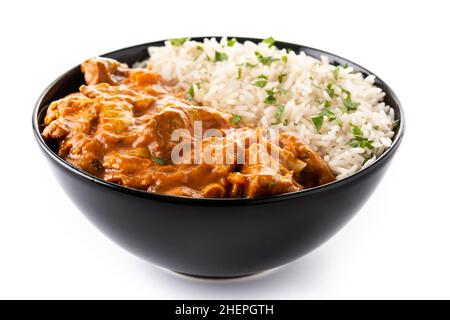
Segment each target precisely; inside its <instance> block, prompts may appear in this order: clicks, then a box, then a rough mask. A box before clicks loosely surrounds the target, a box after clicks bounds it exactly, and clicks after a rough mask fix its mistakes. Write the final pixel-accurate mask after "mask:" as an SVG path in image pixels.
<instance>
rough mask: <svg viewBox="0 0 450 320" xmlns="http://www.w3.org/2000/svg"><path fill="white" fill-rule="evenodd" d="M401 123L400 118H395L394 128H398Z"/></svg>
mask: <svg viewBox="0 0 450 320" xmlns="http://www.w3.org/2000/svg"><path fill="white" fill-rule="evenodd" d="M399 125H400V120H395V121H394V122H393V123H392V130H395V129H397V127H398V126H399Z"/></svg>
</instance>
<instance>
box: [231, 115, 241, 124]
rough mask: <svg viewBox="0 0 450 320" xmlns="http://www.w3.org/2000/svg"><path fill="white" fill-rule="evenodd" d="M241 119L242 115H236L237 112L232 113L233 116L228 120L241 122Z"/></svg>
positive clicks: (233, 122) (235, 122) (236, 122)
mask: <svg viewBox="0 0 450 320" xmlns="http://www.w3.org/2000/svg"><path fill="white" fill-rule="evenodd" d="M241 120H242V116H241V115H238V114H233V117H232V118H231V120H230V122H231V123H232V124H238V123H239V122H241Z"/></svg>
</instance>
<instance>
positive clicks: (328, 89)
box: [325, 83, 334, 98]
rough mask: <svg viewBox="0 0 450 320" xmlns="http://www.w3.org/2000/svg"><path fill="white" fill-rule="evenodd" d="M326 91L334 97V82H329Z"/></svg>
mask: <svg viewBox="0 0 450 320" xmlns="http://www.w3.org/2000/svg"><path fill="white" fill-rule="evenodd" d="M325 91H326V92H327V93H328V95H329V96H330V98H333V97H334V88H333V84H331V83H329V84H327V87H326V88H325Z"/></svg>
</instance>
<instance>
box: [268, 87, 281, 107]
mask: <svg viewBox="0 0 450 320" xmlns="http://www.w3.org/2000/svg"><path fill="white" fill-rule="evenodd" d="M266 93H267V97H266V99H265V100H264V102H265V103H267V104H274V103H275V102H276V101H277V99H276V98H275V90H273V88H272V89H269V90H266ZM283 108H284V107H283Z"/></svg>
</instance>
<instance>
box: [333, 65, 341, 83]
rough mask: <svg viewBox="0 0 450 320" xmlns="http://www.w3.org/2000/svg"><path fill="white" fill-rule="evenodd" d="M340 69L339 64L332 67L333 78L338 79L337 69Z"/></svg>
mask: <svg viewBox="0 0 450 320" xmlns="http://www.w3.org/2000/svg"><path fill="white" fill-rule="evenodd" d="M340 69H341V66H337V67H335V68H334V70H333V78H334V80H338V79H339V71H340Z"/></svg>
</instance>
